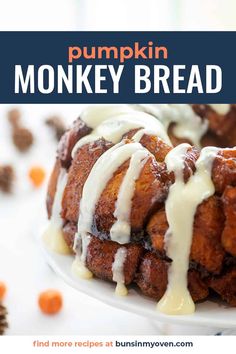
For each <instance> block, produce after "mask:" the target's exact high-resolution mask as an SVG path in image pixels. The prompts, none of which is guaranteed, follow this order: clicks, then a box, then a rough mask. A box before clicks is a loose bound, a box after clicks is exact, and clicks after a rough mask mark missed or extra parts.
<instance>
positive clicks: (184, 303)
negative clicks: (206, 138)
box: [157, 144, 219, 315]
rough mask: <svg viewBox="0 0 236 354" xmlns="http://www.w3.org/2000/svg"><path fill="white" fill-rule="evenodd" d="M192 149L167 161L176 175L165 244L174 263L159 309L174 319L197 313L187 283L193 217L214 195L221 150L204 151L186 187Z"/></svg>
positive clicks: (177, 151) (182, 149)
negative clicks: (214, 169) (214, 165)
mask: <svg viewBox="0 0 236 354" xmlns="http://www.w3.org/2000/svg"><path fill="white" fill-rule="evenodd" d="M189 147H190V146H189V145H188V144H181V145H179V146H177V147H176V148H174V149H173V150H172V151H170V152H169V153H168V155H167V156H166V160H165V162H166V164H167V168H168V170H169V171H173V172H174V173H175V183H174V184H173V185H172V186H171V187H170V190H169V195H168V198H167V201H166V205H165V210H166V215H167V220H168V223H169V229H168V231H167V234H166V238H165V241H166V249H167V255H168V257H170V258H171V259H172V262H171V265H170V267H169V271H168V286H167V290H166V292H165V294H164V296H163V297H162V299H161V300H160V301H159V303H158V305H157V307H158V309H159V310H160V311H161V312H164V313H166V314H171V315H177V314H189V313H192V312H194V309H195V305H194V302H193V300H192V298H191V295H190V293H189V291H188V281H187V274H188V267H189V254H190V250H191V244H192V233H193V223H194V216H195V213H196V209H197V207H198V205H199V204H201V203H202V202H203V200H205V199H206V198H208V197H210V196H211V195H213V194H214V192H215V189H214V184H213V182H212V179H211V169H212V162H213V160H214V158H215V157H216V155H217V153H218V151H219V150H218V149H217V148H214V147H207V148H204V149H202V151H201V154H200V157H199V159H198V160H197V162H196V171H195V173H194V175H192V176H191V177H190V178H189V180H188V182H187V183H184V178H183V167H184V159H185V153H186V151H187V150H188V148H189Z"/></svg>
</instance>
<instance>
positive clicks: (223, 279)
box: [209, 268, 236, 306]
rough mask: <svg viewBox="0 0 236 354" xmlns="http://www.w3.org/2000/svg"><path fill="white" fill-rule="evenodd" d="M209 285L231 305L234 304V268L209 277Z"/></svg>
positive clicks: (235, 283)
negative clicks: (222, 273)
mask: <svg viewBox="0 0 236 354" xmlns="http://www.w3.org/2000/svg"><path fill="white" fill-rule="evenodd" d="M209 286H210V287H211V288H212V289H213V290H214V291H215V292H216V293H217V294H219V295H220V296H221V298H222V299H223V300H224V301H226V302H227V303H228V304H229V305H231V306H236V295H235V294H236V268H233V269H231V270H229V271H228V272H226V273H225V274H224V275H221V276H218V277H213V278H210V280H209Z"/></svg>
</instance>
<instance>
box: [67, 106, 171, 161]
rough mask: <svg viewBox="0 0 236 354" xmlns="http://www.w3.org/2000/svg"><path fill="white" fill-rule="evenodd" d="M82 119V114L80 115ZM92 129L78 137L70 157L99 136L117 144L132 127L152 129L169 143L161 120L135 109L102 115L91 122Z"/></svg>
mask: <svg viewBox="0 0 236 354" xmlns="http://www.w3.org/2000/svg"><path fill="white" fill-rule="evenodd" d="M82 119H83V115H82ZM89 123H90V120H88V119H87V121H86V124H89ZM93 128H94V130H93V131H92V133H91V134H89V135H87V136H85V137H83V138H82V139H80V140H79V141H78V142H77V143H76V145H75V146H74V148H73V151H72V157H74V155H75V153H76V151H77V150H78V149H79V148H80V147H81V146H83V145H85V144H87V143H90V142H92V141H95V140H97V139H99V138H101V137H103V138H104V139H106V140H107V141H111V142H112V143H113V144H117V143H118V142H119V141H121V139H122V136H123V135H124V134H126V133H128V132H129V131H131V130H133V129H139V128H146V129H148V130H151V131H152V134H154V135H157V136H158V137H160V138H161V139H162V140H163V141H165V142H166V143H167V144H169V145H171V142H170V139H169V137H168V135H167V133H166V130H165V128H164V126H163V125H162V123H161V122H159V121H158V120H157V119H156V118H154V117H153V116H151V115H150V114H147V113H144V112H137V111H131V110H130V111H129V112H128V113H124V112H123V111H120V112H118V113H117V114H116V115H115V116H113V115H112V116H109V115H107V116H106V115H104V116H103V119H102V118H99V119H97V125H96V124H95V123H93Z"/></svg>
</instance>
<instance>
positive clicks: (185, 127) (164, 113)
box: [135, 104, 208, 147]
mask: <svg viewBox="0 0 236 354" xmlns="http://www.w3.org/2000/svg"><path fill="white" fill-rule="evenodd" d="M135 107H136V108H137V109H138V110H142V111H144V112H147V113H149V114H152V115H153V116H154V117H156V118H157V119H158V120H159V121H160V122H161V123H162V124H163V126H164V127H165V129H166V131H167V130H168V128H169V126H170V124H171V123H175V126H174V128H173V132H174V135H175V136H176V137H177V138H186V139H188V140H189V141H190V142H191V143H193V144H194V145H195V146H198V147H200V145H201V143H200V141H201V138H202V136H203V135H204V134H205V133H206V131H207V128H208V121H207V120H202V119H201V118H200V117H199V116H198V115H197V114H196V113H195V112H194V111H193V109H192V108H191V106H190V105H188V104H139V105H135Z"/></svg>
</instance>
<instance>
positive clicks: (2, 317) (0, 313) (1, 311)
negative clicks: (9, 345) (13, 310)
mask: <svg viewBox="0 0 236 354" xmlns="http://www.w3.org/2000/svg"><path fill="white" fill-rule="evenodd" d="M6 316H7V310H6V308H5V307H4V306H2V305H1V304H0V335H2V334H4V332H5V330H6V328H7V327H8V324H7V319H6Z"/></svg>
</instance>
